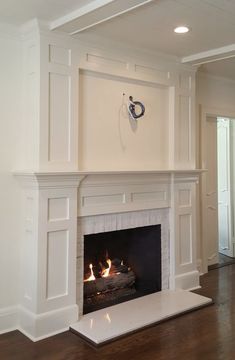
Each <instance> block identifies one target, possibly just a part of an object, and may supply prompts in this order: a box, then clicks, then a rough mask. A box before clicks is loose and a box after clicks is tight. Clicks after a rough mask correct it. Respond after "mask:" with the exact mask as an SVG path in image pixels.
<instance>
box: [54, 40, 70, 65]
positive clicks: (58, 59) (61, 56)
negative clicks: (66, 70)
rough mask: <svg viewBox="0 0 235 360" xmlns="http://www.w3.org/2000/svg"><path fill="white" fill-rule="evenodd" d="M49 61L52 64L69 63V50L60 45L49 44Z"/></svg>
mask: <svg viewBox="0 0 235 360" xmlns="http://www.w3.org/2000/svg"><path fill="white" fill-rule="evenodd" d="M49 61H50V62H51V63H53V64H60V65H66V66H70V65H71V50H70V49H65V48H63V47H60V46H55V45H49Z"/></svg>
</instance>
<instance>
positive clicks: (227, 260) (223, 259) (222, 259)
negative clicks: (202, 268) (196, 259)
mask: <svg viewBox="0 0 235 360" xmlns="http://www.w3.org/2000/svg"><path fill="white" fill-rule="evenodd" d="M231 264H235V258H232V257H229V256H226V255H223V254H220V253H219V262H218V264H214V265H210V266H209V267H208V269H209V270H214V269H219V268H221V267H223V266H227V265H231Z"/></svg>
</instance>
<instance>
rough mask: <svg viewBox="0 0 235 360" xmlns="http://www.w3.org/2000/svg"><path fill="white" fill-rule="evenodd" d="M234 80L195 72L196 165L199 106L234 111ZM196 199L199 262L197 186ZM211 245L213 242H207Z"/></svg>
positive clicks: (225, 112)
mask: <svg viewBox="0 0 235 360" xmlns="http://www.w3.org/2000/svg"><path fill="white" fill-rule="evenodd" d="M234 94H235V81H232V80H230V79H225V78H221V77H215V76H211V75H206V74H203V73H197V76H196V112H197V124H196V131H197V146H196V148H197V166H198V167H199V166H200V161H199V154H200V112H199V106H200V105H201V106H202V108H203V109H208V110H210V111H213V114H215V115H221V116H225V117H226V116H229V114H230V113H234V112H235V101H234V100H235V98H234ZM197 199H198V206H197V207H198V211H197V214H198V216H197V218H198V226H197V231H198V242H197V257H198V261H199V263H200V262H201V260H202V233H201V221H200V216H201V214H200V194H199V188H198V191H197ZM210 245H211V247H213V246H214V244H209V246H210Z"/></svg>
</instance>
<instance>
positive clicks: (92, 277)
mask: <svg viewBox="0 0 235 360" xmlns="http://www.w3.org/2000/svg"><path fill="white" fill-rule="evenodd" d="M89 268H90V270H91V275H90V276H89V278H88V279H86V280H84V281H92V280H95V275H94V272H93V265H92V264H90V265H89Z"/></svg>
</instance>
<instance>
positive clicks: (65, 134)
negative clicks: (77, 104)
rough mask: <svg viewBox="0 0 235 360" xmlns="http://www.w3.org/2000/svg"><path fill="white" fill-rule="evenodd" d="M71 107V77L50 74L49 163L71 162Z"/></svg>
mask: <svg viewBox="0 0 235 360" xmlns="http://www.w3.org/2000/svg"><path fill="white" fill-rule="evenodd" d="M71 106H72V104H71V77H70V76H69V75H64V74H56V73H49V137H48V160H49V161H52V162H55V161H57V162H63V161H68V162H69V161H70V147H69V145H70V142H69V141H70V133H71V112H70V108H71Z"/></svg>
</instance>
